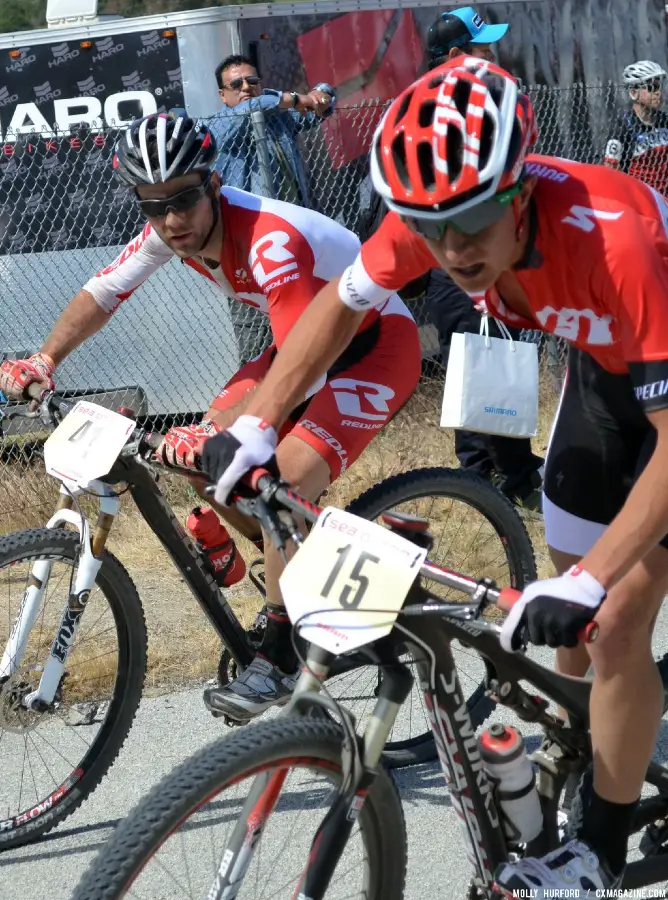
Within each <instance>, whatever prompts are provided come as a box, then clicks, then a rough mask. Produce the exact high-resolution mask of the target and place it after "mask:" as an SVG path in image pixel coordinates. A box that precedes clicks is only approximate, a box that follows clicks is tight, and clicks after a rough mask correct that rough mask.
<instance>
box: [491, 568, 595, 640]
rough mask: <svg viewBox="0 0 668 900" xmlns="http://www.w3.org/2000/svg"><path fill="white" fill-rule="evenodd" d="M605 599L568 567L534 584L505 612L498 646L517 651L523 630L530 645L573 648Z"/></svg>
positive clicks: (582, 573)
mask: <svg viewBox="0 0 668 900" xmlns="http://www.w3.org/2000/svg"><path fill="white" fill-rule="evenodd" d="M605 598H606V590H605V588H604V587H603V586H602V585H600V584H599V583H598V581H597V580H596V579H595V578H594V576H593V575H590V574H589V572H586V571H585V570H584V569H582V568H581V567H580V566H571V568H570V569H569V570H568V571H567V572H564V574H563V575H560V576H559V577H558V578H546V579H545V580H544V581H534V582H533V584H530V585H528V586H527V587H526V588H525V589H524V590H523V591H522V596H521V597H520V599H519V600H518V601H517V602H516V603H515V605H514V606H513V608H512V609H511V610H510V612H509V613H508V616H507V617H506V620H505V622H504V623H503V625H502V626H501V634H500V636H499V641H500V644H501V646H502V647H503V649H504V650H506V651H507V652H509V653H510V652H512V651H514V650H518V649H519V648H520V646H521V644H522V632H523V630H524V629H526V631H527V636H528V640H529V641H530V642H531V643H532V644H538V645H544V644H547V646H548V647H575V646H576V645H577V644H578V641H579V633H580V632H581V631H582V629H583V628H586V626H587V625H588V624H589V623H590V622H592V621H593V619H594V617H595V615H596V611H597V610H598V608H599V607H600V605H601V603H603V601H604V600H605Z"/></svg>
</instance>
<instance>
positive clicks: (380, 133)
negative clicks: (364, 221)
mask: <svg viewBox="0 0 668 900" xmlns="http://www.w3.org/2000/svg"><path fill="white" fill-rule="evenodd" d="M537 138H538V129H537V127H536V121H535V118H534V113H533V108H532V106H531V101H530V100H529V98H528V97H527V96H526V94H523V93H521V92H520V91H519V89H518V85H517V81H516V80H515V79H514V78H513V77H512V75H510V74H509V73H508V72H506V71H505V69H502V68H501V67H500V66H497V65H495V64H494V63H491V62H489V61H488V60H484V59H478V58H476V57H472V56H466V57H463V58H462V57H456V58H455V59H453V60H450V61H449V62H447V63H445V64H444V65H442V66H439V67H438V68H436V69H432V70H431V71H429V72H427V73H426V74H425V75H423V76H422V77H421V78H419V79H418V80H417V81H415V82H414V83H413V84H412V85H411V86H410V87H409V88H407V89H406V90H405V91H403V93H401V94H400V95H399V96H398V97H397V98H396V99H395V100H394V101H393V103H392V104H391V106H390V107H389V109H388V110H387V112H386V113H385V115H384V116H383V119H382V121H381V123H380V125H379V126H378V128H377V130H376V133H375V135H374V139H373V147H372V150H371V177H372V180H373V184H374V187H375V189H376V190H377V191H378V193H379V194H380V195H381V197H382V198H383V199H384V201H385V203H386V205H387V206H388V207H389V208H390V209H392V210H394V211H395V212H397V213H399V214H400V215H404V216H411V217H416V218H421V219H433V220H441V221H443V220H444V219H447V218H449V217H450V216H452V215H456V214H457V213H459V212H462V211H464V210H466V209H469V208H470V207H472V206H476V205H477V204H479V203H482V202H483V201H484V200H486V199H487V198H489V197H491V196H492V195H493V194H496V193H498V192H499V191H503V190H505V189H506V188H509V187H511V186H512V185H514V184H515V183H516V182H517V181H518V180H519V178H520V176H521V174H522V169H523V167H524V160H525V157H526V155H527V153H528V151H529V149H530V148H531V147H532V146H533V145H534V144H535V142H536V140H537Z"/></svg>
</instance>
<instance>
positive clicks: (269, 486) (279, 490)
mask: <svg viewBox="0 0 668 900" xmlns="http://www.w3.org/2000/svg"><path fill="white" fill-rule="evenodd" d="M25 393H26V394H28V395H29V397H30V399H31V400H36V401H38V402H39V403H40V404H42V403H43V402H44V400H45V399H46V403H47V407H48V408H49V410H51V409H56V410H58V412H60V413H62V414H63V415H67V413H68V412H70V411H71V410H72V408H73V406H74V404H73V403H71V402H68V401H66V400H63V398H62V397H60V396H59V395H58V394H56V393H54V392H53V391H49V389H48V388H44V387H43V386H42V385H40V384H38V383H37V382H32V383H31V384H29V385H28V387H27V389H26V391H25ZM37 414H38V413H37V412H36V413H35V414H34V415H37ZM138 436H141V438H142V444H143V445H144V446H145V448H146V449H149V450H156V449H157V447H158V445H159V443H160V442H161V440H162V435H161V434H157V433H149V434H147V433H146V432H145V431H144V430H143V429H140V428H138V429H135V431H134V432H133V434H132V436H131V437H130V439H129V440H130V441H132V440H136V439H137V437H138ZM169 468H170V469H172V468H173V469H174V471H179V470H178V468H177V467H169ZM181 471H182V473H183V474H187V475H189V476H190V477H193V476H197V475H200V476H201V478H202V479H207V476H206V474H205V473H203V472H202V473H198V472H195V471H193V470H192V469H182V470H181ZM207 480H208V479H207ZM240 484H241V485H242V486H243V488H246V489H250V490H251V491H252V492H253V493H254V494H256V495H259V496H261V497H263V498H264V499H265V500H267V501H274V502H276V503H278V504H279V505H280V506H282V507H284V508H285V509H288V510H289V511H290V512H294V513H297V514H298V515H301V516H303V517H304V518H305V519H307V520H308V521H309V522H312V523H314V522H316V521H317V519H318V516H319V515H320V513H321V512H322V509H321V507H319V506H318V505H317V504H316V503H312V502H311V501H310V500H307V499H306V498H305V497H302V496H300V495H299V494H297V493H296V492H295V491H293V490H292V489H291V488H290V487H288V486H287V485H286V484H284V483H282V482H281V481H280V480H279V479H278V478H276V477H275V476H274V475H272V474H271V472H269V471H268V470H267V469H265V468H264V467H262V466H260V467H258V468H255V469H252V470H251V471H250V472H248V473H247V474H246V475H245V476H244V477H243V478H242V479H241V482H240ZM214 491H215V485H213V484H209V486H208V487H207V488H206V489H205V492H206V493H207V494H213V493H214ZM230 499H231V501H232V503H233V504H234V505H237V504H238V503H239V502H240V501H241V502H243V501H244V500H247V499H248V497H247V496H244V494H243V493H242V492H236V491H235V492H234V493H233V494H232V496H231V498H230ZM435 573H436V574H437V577H436V578H435V579H434V580H437V581H438V580H441V579H442V578H444V579H445V581H444V583H450V585H451V586H452V585H455V586H457V587H459V588H460V589H463V590H464V591H466V592H469V593H471V594H472V593H473V592H474V589H475V588H477V586H478V582H477V581H475V580H474V579H471V578H468V577H467V576H463V575H460V574H459V573H456V572H448V570H446V569H443V568H441V567H440V566H434V564H432V563H426V564H425V566H423V568H422V570H421V574H423V575H426V576H427V577H428V578H429V577H431V578H432V579H433V578H434V574H435ZM439 573H440V576H441V577H438V576H439ZM488 594H489V596H491V597H492V598H493V600H494V603H495V605H496V606H497V607H498V608H499V609H501V610H503V611H504V612H509V611H510V610H511V609H512V607H513V606H514V605H515V603H517V601H518V600H519V599H520V597H521V596H522V593H521V591H517V590H515V589H514V588H502V589H501V590H493V589H489V590H488ZM598 630H599V626H598V623H597V622H596V621H593V622H589V623H588V624H587V625H586V626H585V627H584V628H583V629H581V630H580V632H579V633H578V638H579V640H580V641H582V642H583V643H587V644H590V643H592V642H593V641H595V640H596V637H597V636H598Z"/></svg>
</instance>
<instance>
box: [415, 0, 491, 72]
mask: <svg viewBox="0 0 668 900" xmlns="http://www.w3.org/2000/svg"><path fill="white" fill-rule="evenodd" d="M507 30H508V26H507V25H488V24H487V22H485V21H484V19H483V18H482V16H479V15H478V13H477V12H476V11H475V10H474V9H473V7H472V6H462V7H461V8H460V9H455V10H453V11H452V12H444V13H441V15H440V16H439V17H438V19H436V21H435V22H434V24H433V25H432V26H431V28H430V29H429V31H428V33H427V53H428V56H429V68H434V66H440V65H442V64H443V63H444V62H447V61H448V60H450V59H454V58H455V57H456V56H460V55H464V56H477V57H478V58H479V59H488V60H490V62H495V61H496V56H495V55H494V50H493V49H492V44H496V43H498V42H499V41H500V40H501V38H502V37H503V36H504V34H505V33H506V31H507Z"/></svg>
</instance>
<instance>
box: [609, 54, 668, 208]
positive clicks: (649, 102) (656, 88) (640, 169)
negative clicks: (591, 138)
mask: <svg viewBox="0 0 668 900" xmlns="http://www.w3.org/2000/svg"><path fill="white" fill-rule="evenodd" d="M666 77H667V76H666V72H665V70H664V69H662V68H661V66H660V65H659V64H658V63H655V62H652V61H651V60H640V62H635V63H632V64H631V65H630V66H627V67H626V68H625V69H624V74H623V78H624V84H625V85H626V86H627V87H628V90H629V96H630V97H631V100H632V101H633V105H632V107H631V109H629V110H625V111H624V112H623V113H621V114H620V115H619V116H618V117H617V119H616V121H615V123H614V126H613V128H612V131H611V132H610V136H609V138H608V142H607V144H606V146H605V165H606V166H609V167H610V168H612V169H621V171H622V172H627V173H628V174H629V175H632V176H633V177H634V178H639V179H640V180H641V181H644V182H645V183H646V184H649V185H651V186H652V187H654V188H656V189H657V191H661V193H662V194H668V114H666V113H665V112H664V111H663V110H662V109H661V101H662V99H663V90H664V87H665V83H666Z"/></svg>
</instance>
